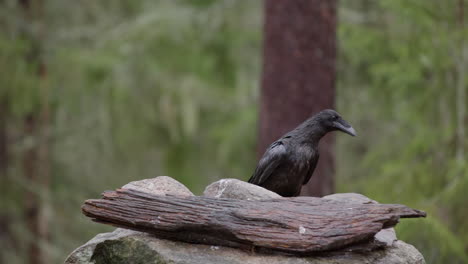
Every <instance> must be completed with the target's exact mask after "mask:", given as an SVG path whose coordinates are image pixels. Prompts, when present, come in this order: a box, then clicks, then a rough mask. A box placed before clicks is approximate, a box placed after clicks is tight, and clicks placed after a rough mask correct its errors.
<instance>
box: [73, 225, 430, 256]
mask: <svg viewBox="0 0 468 264" xmlns="http://www.w3.org/2000/svg"><path fill="white" fill-rule="evenodd" d="M90 263H94V264H101V263H106V264H115V263H158V264H166V263H171V264H215V263H216V264H217V263H226V264H245V263H249V264H293V263H295V264H332V263H333V264H358V263H381V264H397V263H398V264H402V263H407V264H423V263H425V262H424V258H423V256H422V255H421V253H419V252H418V251H417V250H416V249H415V248H414V247H413V246H411V245H409V244H406V243H404V242H402V241H396V242H395V243H393V245H392V246H390V247H387V248H386V249H384V250H377V251H373V252H370V253H366V254H362V253H360V254H357V253H343V254H339V255H334V256H321V257H291V256H281V255H264V254H255V253H252V252H250V251H244V250H239V249H234V248H227V247H219V246H207V245H197V244H187V243H183V242H174V241H169V240H163V239H158V238H155V237H153V236H151V235H149V234H146V233H140V232H134V231H129V230H125V229H116V230H115V231H114V232H112V233H106V234H100V235H98V236H96V237H95V238H93V239H92V240H91V241H89V242H88V243H86V244H85V245H83V246H81V247H80V248H78V249H76V250H75V251H74V252H73V253H72V254H71V255H70V256H69V257H68V258H67V260H66V261H65V264H90Z"/></svg>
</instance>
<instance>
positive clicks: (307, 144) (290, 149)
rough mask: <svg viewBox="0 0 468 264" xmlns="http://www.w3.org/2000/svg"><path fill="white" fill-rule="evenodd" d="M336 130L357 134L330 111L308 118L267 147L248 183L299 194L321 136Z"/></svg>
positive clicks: (312, 167)
mask: <svg viewBox="0 0 468 264" xmlns="http://www.w3.org/2000/svg"><path fill="white" fill-rule="evenodd" d="M335 130H340V131H343V132H344V133H347V134H349V135H351V136H356V132H355V131H354V128H353V127H352V126H351V125H349V124H348V123H347V122H346V121H345V120H343V119H342V118H341V116H340V115H339V114H338V113H337V112H335V111H333V110H329V109H327V110H323V111H321V112H319V113H318V114H316V115H314V116H312V117H311V118H309V119H307V120H306V121H305V122H303V123H302V124H300V125H299V126H298V127H296V128H295V129H294V130H292V131H290V132H288V133H286V134H285V135H284V136H283V137H281V138H280V139H278V140H277V141H275V142H273V143H272V144H271V145H270V146H269V147H268V149H267V150H266V151H265V154H263V157H262V158H261V159H260V161H259V162H258V165H257V168H256V169H255V172H254V174H253V175H252V177H251V178H250V179H249V183H252V184H256V185H258V186H261V187H263V188H265V189H268V190H270V191H273V192H276V193H277V194H279V195H281V196H284V197H293V196H298V195H299V193H300V192H301V187H302V185H304V184H306V183H307V182H308V181H309V179H310V177H311V176H312V173H313V172H314V170H315V167H316V166H317V161H318V159H319V152H318V145H319V141H320V139H321V138H322V137H323V136H324V135H325V134H327V133H328V132H331V131H335Z"/></svg>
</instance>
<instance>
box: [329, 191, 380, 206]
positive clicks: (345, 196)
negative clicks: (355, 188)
mask: <svg viewBox="0 0 468 264" xmlns="http://www.w3.org/2000/svg"><path fill="white" fill-rule="evenodd" d="M322 198H323V199H328V200H333V201H339V202H344V203H358V204H371V203H374V204H376V203H378V202H376V201H374V200H372V199H370V198H369V197H367V196H364V195H362V194H359V193H334V194H330V195H326V196H324V197H322Z"/></svg>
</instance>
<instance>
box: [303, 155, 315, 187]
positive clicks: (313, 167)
mask: <svg viewBox="0 0 468 264" xmlns="http://www.w3.org/2000/svg"><path fill="white" fill-rule="evenodd" d="M318 160H319V155H318V154H317V156H315V157H314V158H313V159H312V160H311V161H310V162H309V170H308V171H307V175H306V177H305V178H304V182H303V183H302V185H304V184H307V183H308V182H309V180H310V177H312V174H313V173H314V170H315V167H317V163H318Z"/></svg>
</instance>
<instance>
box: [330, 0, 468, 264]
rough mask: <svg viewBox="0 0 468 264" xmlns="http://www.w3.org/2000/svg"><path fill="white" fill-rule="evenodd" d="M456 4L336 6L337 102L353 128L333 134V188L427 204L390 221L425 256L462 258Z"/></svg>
mask: <svg viewBox="0 0 468 264" xmlns="http://www.w3.org/2000/svg"><path fill="white" fill-rule="evenodd" d="M458 4H459V2H458V1H448V2H443V3H442V2H440V1H374V2H371V1H355V2H353V3H346V4H344V5H343V6H342V7H341V10H340V11H341V12H340V15H341V16H340V17H341V23H340V24H339V39H340V50H341V57H340V69H339V73H340V76H341V78H340V79H339V80H338V81H339V87H338V94H339V96H338V105H339V106H340V110H342V111H343V112H346V117H347V118H348V119H349V120H351V121H352V123H353V124H354V125H355V127H356V128H357V130H358V131H362V132H361V133H360V134H359V135H360V136H361V140H357V141H349V140H347V141H345V140H344V139H343V140H341V139H339V144H338V145H339V146H338V150H339V151H338V156H339V164H340V165H339V166H338V171H339V172H338V174H339V175H338V176H339V179H338V181H337V182H338V183H339V189H340V190H341V191H358V192H362V193H364V194H366V195H368V196H370V197H372V198H373V199H376V200H378V201H380V202H387V203H402V204H407V205H410V206H413V207H415V208H421V209H423V210H426V211H427V212H428V219H425V220H422V221H418V223H412V222H411V223H407V222H406V221H404V223H402V224H401V225H399V226H398V228H397V231H398V235H399V236H400V237H401V238H402V239H404V240H406V241H408V242H410V243H413V244H414V245H415V246H416V247H417V248H418V249H419V250H421V251H422V253H423V255H424V256H425V258H426V261H427V262H428V263H466V261H467V259H468V255H467V254H466V252H465V251H464V248H466V246H467V245H468V236H466V234H467V232H466V230H467V227H466V221H464V219H466V216H468V210H467V207H466V206H464V205H463V204H464V203H465V201H466V199H465V196H464V194H463V191H462V190H466V187H467V185H466V183H467V182H468V167H467V165H466V160H457V158H456V155H455V153H456V152H457V151H458V150H459V149H460V148H461V150H462V151H464V152H466V144H465V143H464V142H465V140H460V139H458V138H457V135H456V133H457V130H458V129H459V128H460V126H464V127H466V121H465V122H464V123H457V119H456V116H457V115H458V114H459V112H458V111H459V110H458V108H457V104H458V103H457V100H456V99H457V97H458V96H460V94H459V90H457V88H456V87H457V85H461V87H462V89H465V90H466V87H467V83H466V80H464V79H463V78H462V76H461V75H460V74H458V73H457V69H458V68H459V67H460V66H461V64H465V65H466V63H467V61H466V60H467V59H466V58H465V59H461V60H458V59H457V57H458V56H460V54H461V52H462V49H466V45H467V44H466V43H467V42H466V41H467V36H468V35H467V34H466V32H467V31H466V25H463V24H460V21H459V19H457V16H458V14H459V13H458V12H459V10H458V8H459V6H458ZM463 80H464V81H463ZM459 82H463V83H459ZM464 100H465V101H464V102H463V104H466V98H464ZM363 110H364V111H363ZM464 115H465V117H466V113H464ZM465 156H466V154H465ZM421 222H423V223H421Z"/></svg>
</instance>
